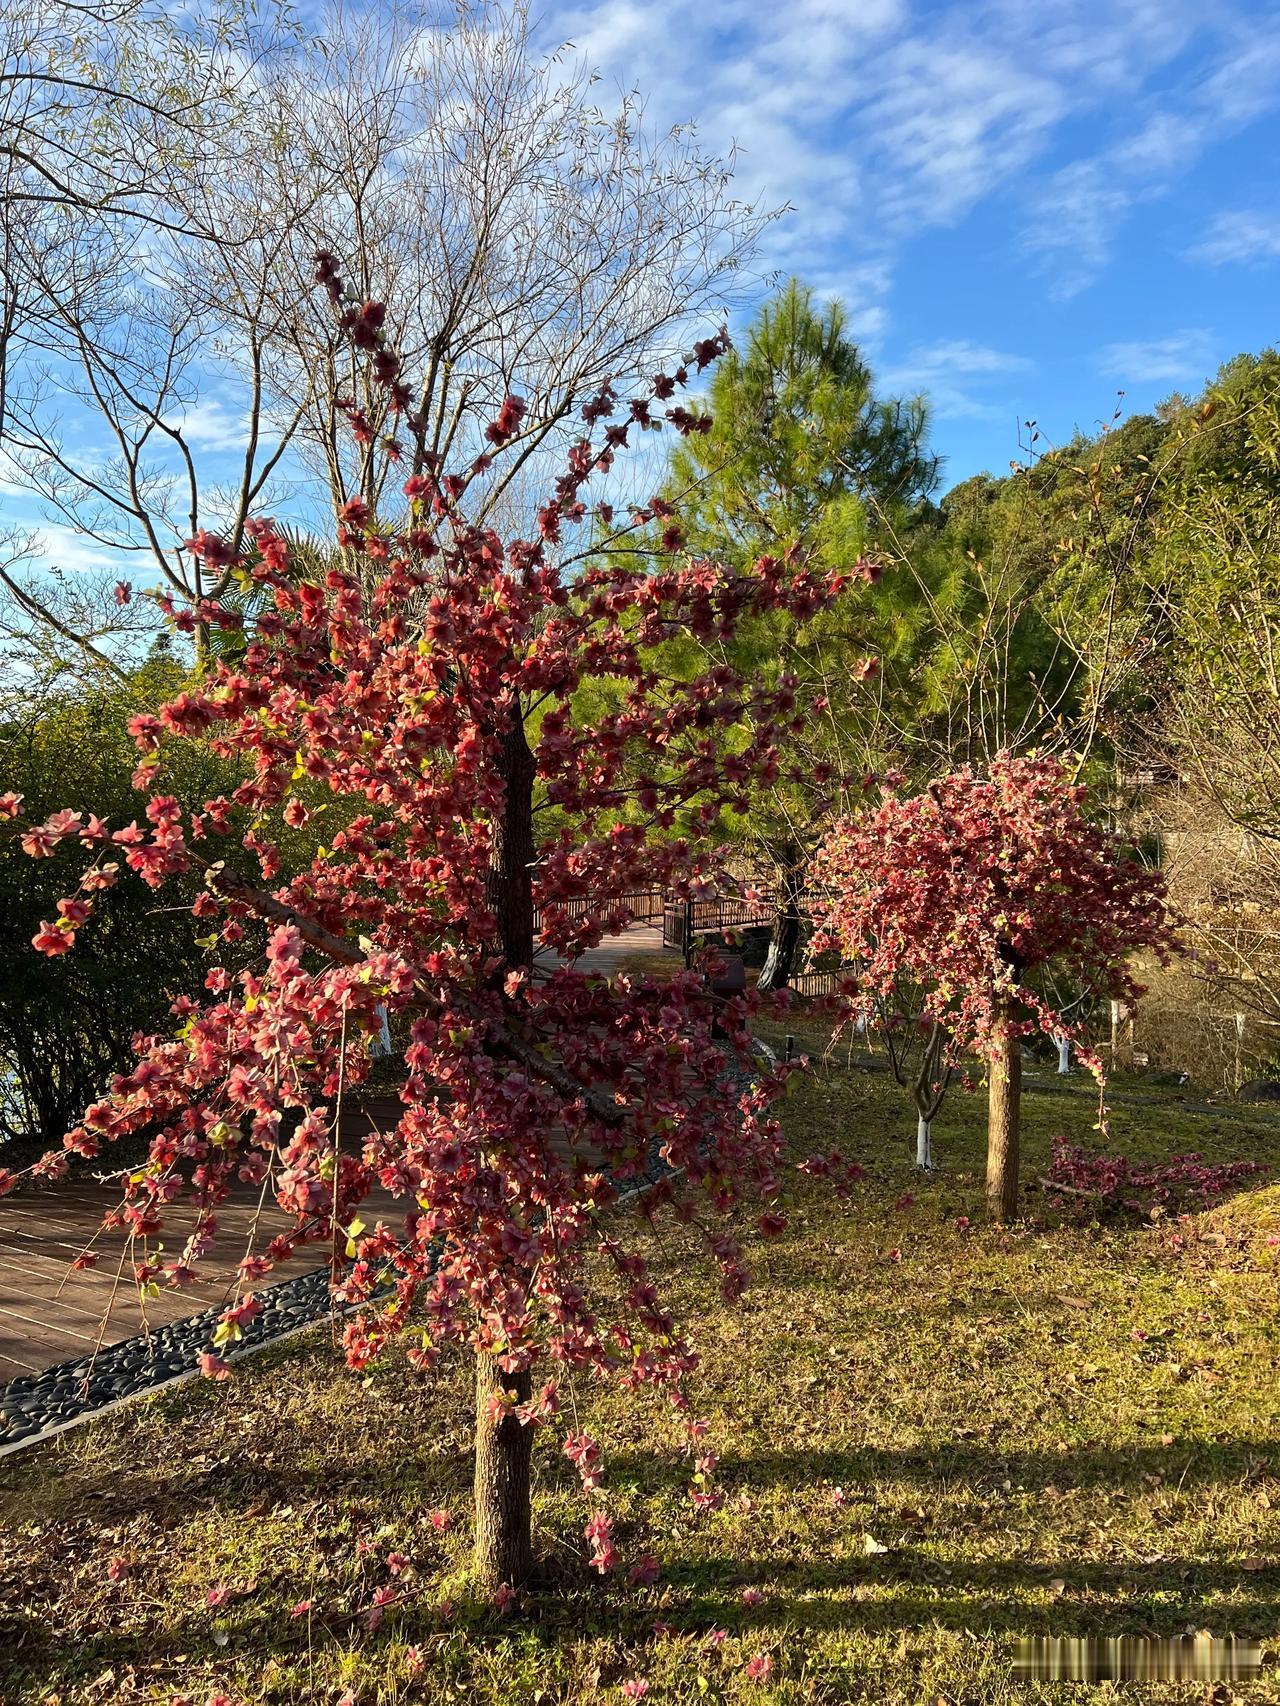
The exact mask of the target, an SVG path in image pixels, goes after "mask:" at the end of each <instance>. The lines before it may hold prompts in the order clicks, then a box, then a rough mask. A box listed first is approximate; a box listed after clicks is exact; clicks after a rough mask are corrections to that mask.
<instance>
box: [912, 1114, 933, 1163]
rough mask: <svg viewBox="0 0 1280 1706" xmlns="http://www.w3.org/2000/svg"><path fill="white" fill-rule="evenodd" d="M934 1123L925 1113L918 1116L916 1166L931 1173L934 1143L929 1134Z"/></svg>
mask: <svg viewBox="0 0 1280 1706" xmlns="http://www.w3.org/2000/svg"><path fill="white" fill-rule="evenodd" d="M932 1123H933V1122H932V1121H931V1120H927V1119H925V1117H924V1115H923V1114H918V1115H917V1116H916V1166H917V1167H923V1168H924V1169H925V1171H926V1172H929V1173H931V1172H932V1171H933V1143H932V1141H931V1140H930V1136H929V1131H930V1127H931V1125H932Z"/></svg>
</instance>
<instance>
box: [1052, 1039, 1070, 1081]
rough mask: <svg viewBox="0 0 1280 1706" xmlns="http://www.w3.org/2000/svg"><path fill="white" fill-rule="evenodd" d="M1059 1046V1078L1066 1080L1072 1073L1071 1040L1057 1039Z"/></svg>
mask: <svg viewBox="0 0 1280 1706" xmlns="http://www.w3.org/2000/svg"><path fill="white" fill-rule="evenodd" d="M1053 1040H1054V1042H1055V1043H1057V1045H1058V1077H1059V1078H1065V1077H1066V1076H1067V1074H1068V1073H1069V1072H1070V1071H1071V1038H1070V1037H1055V1038H1054V1039H1053Z"/></svg>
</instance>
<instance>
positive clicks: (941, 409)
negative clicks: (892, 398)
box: [878, 338, 1032, 420]
mask: <svg viewBox="0 0 1280 1706" xmlns="http://www.w3.org/2000/svg"><path fill="white" fill-rule="evenodd" d="M1031 365H1032V364H1031V363H1030V362H1029V361H1028V360H1027V359H1026V357H1025V356H1020V355H1012V354H1010V353H1008V352H1007V351H1005V350H997V349H991V348H990V347H989V346H988V345H986V344H976V343H972V342H970V341H969V340H968V339H965V338H950V339H943V340H942V341H941V342H938V343H934V344H928V345H925V346H923V347H920V348H917V349H914V350H912V351H910V352H909V354H907V355H906V356H905V357H904V358H903V359H902V360H901V361H900V362H895V363H894V364H893V365H892V366H890V367H887V368H885V369H884V371H883V372H882V373H880V374H879V375H878V384H879V388H880V389H881V390H882V391H887V392H895V393H898V394H900V395H908V396H909V395H912V394H914V393H916V392H919V391H924V392H926V393H927V394H928V398H929V401H930V403H931V404H932V407H933V412H934V414H935V415H938V416H943V417H949V418H952V419H954V418H955V417H957V416H964V417H967V418H970V419H973V420H996V419H999V418H1000V417H1001V416H1002V415H1007V414H1010V413H1012V412H1013V411H1012V408H1011V405H1010V404H1009V403H1008V402H1007V401H1006V400H1005V398H1006V397H1007V391H1008V386H1007V383H1005V384H1001V386H1000V389H1001V392H1002V397H1001V400H1000V401H999V402H996V401H995V400H994V399H992V398H991V397H990V396H983V395H980V394H977V393H980V392H981V391H982V390H983V388H984V385H990V383H991V382H992V381H1007V380H1008V379H1009V377H1010V376H1011V375H1014V374H1025V373H1029V372H1030V371H1031Z"/></svg>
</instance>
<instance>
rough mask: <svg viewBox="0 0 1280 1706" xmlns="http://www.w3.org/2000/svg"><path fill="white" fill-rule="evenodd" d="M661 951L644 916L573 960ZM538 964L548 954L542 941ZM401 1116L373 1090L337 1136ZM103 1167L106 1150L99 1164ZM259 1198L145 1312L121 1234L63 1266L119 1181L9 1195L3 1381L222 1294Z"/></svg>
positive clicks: (231, 1205)
mask: <svg viewBox="0 0 1280 1706" xmlns="http://www.w3.org/2000/svg"><path fill="white" fill-rule="evenodd" d="M661 950H662V926H661V924H641V925H635V926H633V927H632V928H631V929H630V930H627V931H625V932H623V934H621V935H618V936H612V937H608V938H606V940H605V941H603V942H602V943H601V944H600V946H599V947H598V948H593V949H591V951H590V952H589V953H586V954H583V955H582V957H581V958H580V959H579V960H578V962H577V964H578V965H579V966H580V967H581V968H583V969H584V970H591V971H600V972H604V973H606V974H610V973H612V972H614V971H616V970H617V968H618V964H619V962H620V960H622V959H623V958H624V957H625V956H627V955H630V954H635V953H657V952H661ZM672 958H673V960H675V956H672ZM539 961H540V963H541V964H544V965H545V964H550V963H555V962H554V957H553V956H548V955H547V953H546V951H545V950H543V951H542V952H541V953H540V956H539ZM676 963H678V962H676ZM399 1113H400V1104H399V1102H398V1101H397V1100H395V1099H394V1098H390V1097H384V1098H381V1099H378V1100H374V1099H370V1100H369V1101H368V1102H366V1103H365V1104H364V1107H363V1110H362V1112H361V1113H360V1114H355V1113H353V1114H352V1115H350V1116H349V1117H344V1120H343V1132H342V1137H343V1141H344V1142H346V1143H350V1144H351V1145H352V1146H353V1147H354V1145H355V1144H357V1143H358V1142H359V1141H360V1140H361V1139H362V1138H363V1137H364V1135H365V1132H366V1131H367V1129H368V1123H369V1121H370V1119H373V1120H376V1121H377V1123H378V1124H379V1125H383V1126H385V1125H386V1124H388V1123H394V1122H395V1120H397V1119H398V1118H399ZM110 1166H111V1161H110V1159H109V1156H108V1157H107V1158H104V1161H103V1170H104V1171H105V1170H106V1169H108V1168H109V1167H110ZM258 1198H259V1192H258V1191H257V1190H254V1191H248V1190H246V1191H245V1193H244V1194H243V1195H242V1196H236V1197H234V1198H233V1199H232V1200H231V1201H230V1202H228V1203H224V1204H222V1205H221V1206H220V1208H219V1210H218V1219H219V1223H220V1227H221V1231H220V1233H219V1237H218V1242H217V1246H216V1248H215V1250H214V1251H213V1253H212V1254H211V1255H210V1256H209V1257H207V1258H206V1260H205V1261H204V1262H203V1263H202V1264H201V1277H200V1281H199V1283H197V1284H195V1285H189V1286H183V1287H181V1288H177V1289H170V1288H162V1290H161V1294H160V1296H159V1297H157V1298H152V1299H149V1300H148V1301H147V1304H146V1312H145V1317H144V1315H143V1312H142V1307H141V1305H140V1302H139V1298H138V1291H137V1287H136V1285H135V1284H134V1279H133V1263H132V1261H131V1259H130V1258H129V1256H128V1253H127V1248H126V1245H127V1240H126V1238H125V1235H124V1233H123V1232H116V1233H103V1234H102V1235H101V1236H99V1237H98V1238H97V1241H96V1243H95V1244H94V1248H95V1250H97V1251H98V1253H99V1260H98V1264H97V1266H96V1267H93V1268H88V1269H84V1270H82V1271H79V1272H75V1271H73V1270H72V1269H71V1265H70V1264H71V1263H72V1262H73V1261H74V1260H75V1258H76V1256H78V1255H79V1253H80V1251H81V1250H82V1249H84V1247H85V1245H86V1244H87V1243H89V1241H90V1240H91V1239H93V1238H94V1235H95V1234H96V1233H98V1230H99V1227H100V1224H101V1220H102V1215H103V1212H104V1211H105V1210H106V1209H108V1208H111V1207H113V1206H115V1205H116V1204H117V1203H118V1202H119V1191H118V1190H116V1189H114V1188H113V1187H110V1186H106V1185H99V1184H95V1183H94V1182H93V1181H92V1179H88V1180H86V1179H84V1178H83V1177H81V1178H79V1179H77V1180H74V1181H72V1180H68V1181H67V1182H66V1183H65V1184H59V1185H53V1186H48V1187H44V1188H42V1189H39V1190H31V1189H26V1190H23V1191H20V1192H19V1193H17V1194H16V1195H14V1196H11V1197H6V1198H5V1199H4V1200H3V1201H2V1202H0V1382H3V1381H6V1380H9V1379H12V1378H13V1376H15V1375H18V1374H35V1373H37V1372H39V1371H40V1370H41V1369H45V1368H48V1367H50V1366H51V1365H52V1364H54V1363H60V1362H70V1361H74V1360H76V1359H78V1358H80V1357H83V1356H87V1355H89V1354H90V1353H91V1352H92V1351H93V1350H94V1348H95V1347H96V1346H106V1345H110V1344H114V1343H116V1342H117V1341H118V1340H120V1339H125V1338H130V1337H132V1336H133V1335H134V1334H136V1333H139V1332H141V1331H142V1329H143V1324H144V1320H145V1323H146V1324H147V1325H149V1326H151V1327H162V1326H164V1325H165V1324H166V1323H167V1322H170V1321H179V1320H182V1319H184V1318H185V1317H186V1316H188V1315H195V1314H198V1313H199V1312H200V1311H201V1310H204V1309H208V1308H210V1307H211V1306H212V1305H214V1304H221V1303H224V1302H225V1301H227V1300H228V1299H229V1298H230V1297H231V1295H232V1294H233V1292H234V1289H235V1275H236V1266H237V1264H238V1263H239V1262H240V1260H241V1259H242V1258H243V1257H244V1255H245V1253H246V1251H247V1249H248V1247H249V1243H250V1238H251V1236H252V1241H253V1244H254V1246H255V1247H256V1248H261V1247H262V1246H264V1245H265V1244H266V1243H267V1242H268V1240H269V1239H270V1238H271V1237H273V1236H274V1234H275V1233H276V1232H279V1231H284V1230H285V1229H286V1227H287V1226H288V1225H290V1224H291V1220H290V1218H289V1217H288V1216H286V1215H285V1214H284V1213H283V1212H282V1210H281V1209H280V1208H279V1207H278V1206H277V1204H276V1202H275V1200H274V1198H273V1197H272V1196H271V1195H270V1193H269V1192H268V1194H267V1197H266V1200H265V1202H264V1203H263V1206H262V1209H261V1213H260V1214H259V1208H258ZM369 1206H370V1208H371V1209H372V1210H373V1212H374V1214H375V1215H376V1214H379V1213H381V1214H382V1215H383V1216H384V1217H385V1218H386V1219H387V1220H388V1221H391V1220H392V1219H393V1218H398V1217H399V1216H400V1215H402V1214H403V1213H404V1210H405V1207H406V1205H405V1204H404V1203H403V1202H397V1201H396V1200H394V1199H393V1198H391V1197H387V1198H385V1199H376V1200H372V1201H371V1202H370V1205H369ZM366 1218H367V1216H366ZM191 1219H192V1210H191V1208H190V1205H186V1204H181V1203H175V1204H174V1205H173V1207H172V1209H171V1210H170V1213H169V1216H168V1217H167V1220H166V1225H165V1229H164V1234H163V1238H162V1242H163V1245H164V1247H165V1250H166V1251H167V1252H169V1253H171V1254H176V1253H177V1252H178V1251H179V1250H180V1249H181V1247H182V1244H183V1242H184V1240H185V1238H186V1235H187V1232H188V1230H189V1229H190V1225H191ZM255 1219H256V1221H257V1228H256V1232H255V1231H254V1224H255ZM322 1261H323V1253H322V1251H321V1249H320V1247H319V1246H318V1245H312V1246H310V1247H308V1248H306V1249H304V1250H303V1251H301V1252H300V1254H299V1255H297V1256H295V1257H294V1258H293V1260H292V1261H291V1262H289V1263H288V1264H286V1265H283V1266H281V1267H280V1268H278V1269H276V1270H274V1272H273V1283H275V1282H276V1281H278V1280H285V1279H292V1278H293V1277H294V1276H295V1275H297V1274H300V1273H305V1272H306V1271H307V1270H308V1269H310V1268H315V1267H318V1266H319V1265H320V1263H321V1262H322Z"/></svg>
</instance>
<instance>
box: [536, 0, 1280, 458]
mask: <svg viewBox="0 0 1280 1706" xmlns="http://www.w3.org/2000/svg"><path fill="white" fill-rule="evenodd" d="M546 33H547V38H548V40H552V39H562V40H567V41H572V42H573V43H574V45H575V46H576V47H577V48H578V49H579V50H580V51H581V52H582V53H583V54H584V55H585V56H586V57H587V58H588V59H589V60H590V61H591V62H592V63H594V64H595V65H596V66H598V67H599V69H600V71H601V73H602V76H603V78H604V80H605V82H606V85H608V84H621V85H625V86H630V85H632V84H634V85H636V86H637V87H639V88H640V89H641V90H642V91H644V92H646V94H647V95H648V97H649V114H650V117H651V119H652V120H653V121H654V122H655V123H660V124H666V123H676V122H680V121H683V120H687V119H690V118H693V119H696V121H697V124H698V130H699V133H700V136H701V138H702V140H703V141H704V142H705V143H707V144H708V145H711V146H715V147H726V146H728V145H729V144H730V143H731V142H736V144H737V145H738V147H739V149H740V151H741V160H740V169H739V178H740V181H741V182H742V185H743V187H744V189H745V190H747V191H748V192H749V193H752V194H760V195H763V196H764V197H765V198H766V199H767V200H769V201H770V202H772V203H774V204H777V203H781V202H790V203H791V204H792V208H793V211H792V212H791V213H790V214H789V215H788V216H787V217H786V218H785V219H783V220H781V221H779V222H778V224H777V225H775V226H774V227H773V228H772V229H771V231H770V234H769V238H768V252H767V255H766V262H767V264H768V265H770V266H772V267H774V268H776V269H778V270H780V271H781V272H784V273H785V272H795V273H796V274H798V275H799V276H800V277H802V278H804V279H805V280H807V281H809V282H811V283H812V284H814V285H815V286H816V287H818V288H819V289H820V290H822V291H828V292H832V293H836V294H839V295H840V296H841V297H842V298H843V299H844V301H845V303H846V305H847V306H848V308H849V310H850V312H851V316H852V321H853V325H854V327H855V329H856V330H857V331H858V333H859V334H860V336H861V338H862V340H863V345H864V348H865V350H866V352H867V354H868V356H869V357H870V359H871V360H872V363H873V366H874V367H875V369H876V372H877V374H878V376H879V378H880V380H881V382H882V387H883V388H884V389H892V390H909V391H915V390H918V389H923V390H925V391H927V392H929V393H931V394H932V396H933V399H934V404H935V434H934V437H935V447H936V448H937V449H939V450H940V451H942V452H943V454H944V455H945V457H946V467H945V474H944V481H943V483H944V485H947V484H951V483H954V481H956V480H959V479H963V478H965V477H966V476H967V475H969V474H971V473H974V472H976V471H978V470H979V469H983V468H988V469H991V470H992V471H994V472H1003V471H1004V470H1005V469H1006V468H1007V467H1008V464H1009V462H1010V460H1011V459H1012V458H1014V457H1016V456H1017V455H1018V422H1019V420H1022V419H1026V418H1028V417H1033V418H1035V419H1036V420H1037V422H1038V423H1039V426H1040V430H1041V431H1042V433H1043V434H1044V435H1045V436H1046V437H1047V438H1048V439H1049V440H1050V441H1051V442H1056V443H1060V442H1063V441H1064V440H1065V439H1067V438H1069V437H1070V435H1071V433H1072V431H1073V429H1075V428H1076V427H1080V428H1082V429H1084V430H1086V431H1088V430H1092V429H1093V428H1095V427H1096V425H1097V423H1098V422H1099V421H1101V420H1104V419H1107V418H1109V417H1110V415H1111V414H1112V411H1113V410H1114V408H1115V407H1116V403H1117V393H1118V392H1120V391H1123V392H1124V393H1125V396H1124V399H1123V405H1122V406H1123V408H1124V409H1125V410H1126V412H1134V411H1140V410H1143V409H1149V408H1150V407H1151V406H1152V405H1153V404H1155V403H1156V402H1157V401H1158V400H1159V399H1160V398H1162V397H1164V396H1167V395H1168V394H1169V392H1171V391H1173V390H1177V389H1181V390H1188V391H1194V390H1196V389H1198V388H1199V387H1200V385H1201V384H1202V383H1203V381H1204V380H1205V379H1206V378H1208V377H1210V376H1211V375H1212V374H1213V373H1214V372H1215V371H1216V369H1217V366H1218V364H1219V363H1220V362H1221V361H1223V360H1225V359H1228V358H1229V357H1230V356H1232V355H1235V354H1237V353H1238V352H1240V351H1241V350H1257V349H1259V348H1262V347H1264V346H1265V345H1266V344H1267V343H1269V342H1273V341H1275V339H1276V337H1277V333H1278V330H1280V328H1277V324H1276V313H1275V309H1276V300H1277V285H1278V284H1280V172H1278V171H1277V167H1278V166H1280V8H1275V7H1267V6H1255V5H1238V6H1233V5H1222V4H1217V3H1215V0H1207V3H1201V4H1191V3H1188V0H1159V3H1158V4H1157V3H1154V0H1109V3H1105V4H1097V3H1094V0H1074V3H1073V0H1058V3H1053V4H1050V3H1049V0H1022V3H1020V4H1010V3H1007V0H992V3H989V4H971V3H966V4H956V5H951V6H945V5H944V6H929V5H919V4H917V5H910V4H907V3H906V0H786V3H782V4H777V3H770V0H696V3H692V0H598V3H595V0H592V3H588V4H582V5H576V6H567V7H562V8H560V9H553V10H552V11H551V12H550V13H549V14H548V16H547V20H546Z"/></svg>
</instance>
